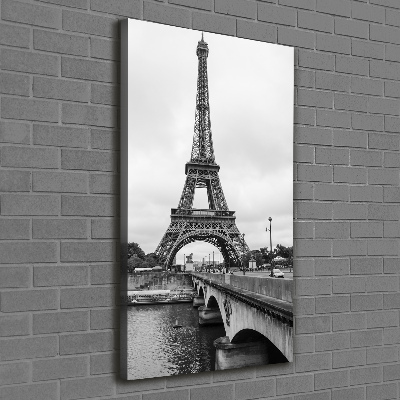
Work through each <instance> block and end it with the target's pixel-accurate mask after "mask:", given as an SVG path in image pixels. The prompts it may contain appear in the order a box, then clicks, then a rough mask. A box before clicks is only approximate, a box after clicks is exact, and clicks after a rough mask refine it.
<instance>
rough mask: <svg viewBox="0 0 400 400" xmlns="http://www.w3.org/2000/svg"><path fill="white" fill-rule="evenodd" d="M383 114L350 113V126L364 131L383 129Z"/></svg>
mask: <svg viewBox="0 0 400 400" xmlns="http://www.w3.org/2000/svg"><path fill="white" fill-rule="evenodd" d="M383 123H384V120H383V116H380V115H368V114H356V113H353V114H352V115H351V127H352V128H353V129H361V130H364V131H383Z"/></svg>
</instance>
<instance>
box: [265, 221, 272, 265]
mask: <svg viewBox="0 0 400 400" xmlns="http://www.w3.org/2000/svg"><path fill="white" fill-rule="evenodd" d="M268 221H269V229H268V227H267V228H265V230H266V231H267V232H268V231H269V252H270V254H271V256H272V227H271V222H272V218H271V217H268ZM271 270H272V257H271Z"/></svg>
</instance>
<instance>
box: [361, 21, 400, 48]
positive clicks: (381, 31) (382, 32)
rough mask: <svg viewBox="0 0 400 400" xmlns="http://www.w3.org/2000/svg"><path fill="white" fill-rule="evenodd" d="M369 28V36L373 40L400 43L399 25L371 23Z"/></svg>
mask: <svg viewBox="0 0 400 400" xmlns="http://www.w3.org/2000/svg"><path fill="white" fill-rule="evenodd" d="M369 29H370V32H369V37H370V39H371V40H375V41H378V42H385V43H396V44H400V39H399V32H400V30H399V28H397V27H391V26H384V25H374V24H370V28H369Z"/></svg>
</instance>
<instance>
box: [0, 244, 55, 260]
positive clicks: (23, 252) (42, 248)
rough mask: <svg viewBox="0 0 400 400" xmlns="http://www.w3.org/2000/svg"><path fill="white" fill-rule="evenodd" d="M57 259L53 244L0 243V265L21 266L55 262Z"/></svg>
mask: <svg viewBox="0 0 400 400" xmlns="http://www.w3.org/2000/svg"><path fill="white" fill-rule="evenodd" d="M57 259H58V251H57V244H56V243H55V242H29V243H27V242H3V243H0V263H2V264H21V263H35V262H56V261H57Z"/></svg>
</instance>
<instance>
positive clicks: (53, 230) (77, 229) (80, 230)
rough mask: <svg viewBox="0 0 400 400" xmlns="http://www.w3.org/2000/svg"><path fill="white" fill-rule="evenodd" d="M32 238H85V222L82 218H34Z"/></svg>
mask: <svg viewBox="0 0 400 400" xmlns="http://www.w3.org/2000/svg"><path fill="white" fill-rule="evenodd" d="M32 237H33V238H34V239H64V238H66V239H85V238H86V237H87V224H86V221H85V220H84V219H34V220H33V221H32Z"/></svg>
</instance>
